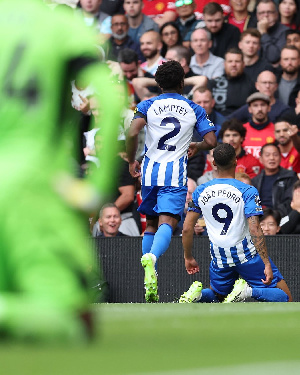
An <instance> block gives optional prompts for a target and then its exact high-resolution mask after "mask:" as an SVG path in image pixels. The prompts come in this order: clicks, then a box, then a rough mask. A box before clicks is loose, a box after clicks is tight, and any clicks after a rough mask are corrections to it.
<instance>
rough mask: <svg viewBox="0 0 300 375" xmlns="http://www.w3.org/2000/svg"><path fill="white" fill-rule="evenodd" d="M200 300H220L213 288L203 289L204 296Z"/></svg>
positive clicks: (207, 301)
mask: <svg viewBox="0 0 300 375" xmlns="http://www.w3.org/2000/svg"><path fill="white" fill-rule="evenodd" d="M198 302H206V303H210V302H219V300H218V298H217V297H216V295H215V293H214V291H213V290H211V289H208V288H207V289H202V296H201V298H200V300H199V301H198Z"/></svg>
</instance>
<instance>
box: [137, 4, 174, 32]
mask: <svg viewBox="0 0 300 375" xmlns="http://www.w3.org/2000/svg"><path fill="white" fill-rule="evenodd" d="M143 13H144V14H146V16H148V17H150V18H152V19H153V21H155V22H156V23H157V24H158V26H159V27H161V26H162V25H163V24H164V23H166V22H170V21H175V19H176V17H177V14H176V7H175V1H170V0H151V1H147V0H146V1H144V8H143Z"/></svg>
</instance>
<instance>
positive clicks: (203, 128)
mask: <svg viewBox="0 0 300 375" xmlns="http://www.w3.org/2000/svg"><path fill="white" fill-rule="evenodd" d="M194 112H195V115H196V118H197V122H196V125H195V128H196V130H197V132H198V133H199V134H200V136H201V137H203V136H204V135H205V134H206V133H209V132H211V131H214V132H215V131H216V130H217V128H216V127H215V125H214V123H213V122H212V121H210V119H209V117H208V115H207V113H206V112H205V110H204V109H203V108H202V107H200V106H199V105H197V104H195V106H194Z"/></svg>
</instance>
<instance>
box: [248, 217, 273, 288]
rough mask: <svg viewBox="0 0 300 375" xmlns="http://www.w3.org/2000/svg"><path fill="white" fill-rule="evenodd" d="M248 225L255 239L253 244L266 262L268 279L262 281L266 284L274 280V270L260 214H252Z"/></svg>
mask: <svg viewBox="0 0 300 375" xmlns="http://www.w3.org/2000/svg"><path fill="white" fill-rule="evenodd" d="M248 225H249V231H250V234H251V238H252V241H253V244H254V246H255V248H256V250H257V252H258V254H259V256H260V257H261V259H262V261H263V262H264V264H265V271H264V272H265V276H266V279H265V280H263V279H262V282H263V283H264V284H266V285H269V284H271V282H272V280H273V271H272V267H271V263H270V260H269V256H268V250H267V245H266V239H265V236H264V234H263V232H262V229H261V226H260V223H259V219H258V216H251V217H249V218H248Z"/></svg>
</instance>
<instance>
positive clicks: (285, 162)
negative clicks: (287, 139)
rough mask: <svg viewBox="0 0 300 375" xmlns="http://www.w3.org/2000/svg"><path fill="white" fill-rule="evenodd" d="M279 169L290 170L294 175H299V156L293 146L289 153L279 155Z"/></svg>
mask: <svg viewBox="0 0 300 375" xmlns="http://www.w3.org/2000/svg"><path fill="white" fill-rule="evenodd" d="M280 165H281V167H283V168H286V169H290V170H292V171H294V172H296V173H300V155H299V153H298V151H297V150H296V149H295V147H294V146H293V147H292V148H291V150H290V152H289V153H288V154H287V155H286V154H283V153H281V162H280Z"/></svg>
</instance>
